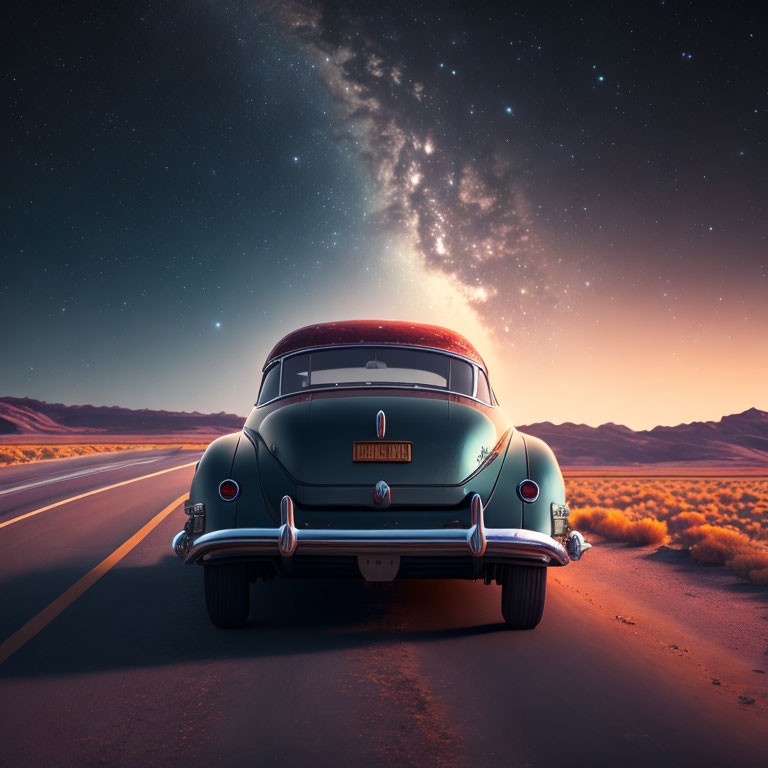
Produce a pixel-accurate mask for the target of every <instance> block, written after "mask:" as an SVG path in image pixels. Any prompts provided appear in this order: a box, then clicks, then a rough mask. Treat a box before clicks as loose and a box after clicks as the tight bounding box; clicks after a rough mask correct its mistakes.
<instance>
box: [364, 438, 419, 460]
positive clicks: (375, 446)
mask: <svg viewBox="0 0 768 768" xmlns="http://www.w3.org/2000/svg"><path fill="white" fill-rule="evenodd" d="M352 460H353V461H401V462H402V461H406V462H407V461H410V460H411V444H410V443H396V442H393V441H387V442H385V441H383V440H371V441H364V442H358V443H353V444H352Z"/></svg>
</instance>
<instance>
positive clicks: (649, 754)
mask: <svg viewBox="0 0 768 768" xmlns="http://www.w3.org/2000/svg"><path fill="white" fill-rule="evenodd" d="M197 456H198V454H195V453H193V452H174V453H153V454H141V455H138V454H134V455H131V456H125V455H121V456H110V457H105V456H102V457H89V458H88V459H87V460H85V459H75V460H67V461H58V462H45V463H41V464H38V465H33V466H29V465H28V466H22V467H12V468H7V469H3V470H0V551H1V552H2V557H0V643H2V645H0V660H2V661H0V764H2V765H7V766H14V767H16V766H18V767H21V766H36V767H37V766H48V765H51V766H91V765H94V766H95V765H113V766H141V765H163V766H166V765H185V766H189V765H210V764H214V765H225V766H230V765H232V766H240V765H242V766H261V765H298V766H304V765H311V766H339V765H367V766H378V765H383V766H390V765H391V766H400V765H429V766H432V765H446V766H452V765H456V766H463V765H472V766H493V765H498V766H518V765H519V766H562V765H576V766H579V765H591V766H603V765H620V766H635V765H642V766H687V765H700V766H719V765H722V766H726V765H728V766H758V765H765V754H766V748H768V728H766V720H765V717H764V715H763V714H762V713H761V712H758V711H757V710H756V709H755V708H750V707H748V706H737V705H736V704H735V703H734V702H733V700H732V698H730V697H727V696H724V695H718V691H714V692H713V687H712V683H711V680H710V679H708V678H705V677H704V676H702V675H701V674H699V673H698V672H697V670H696V669H695V668H692V667H690V666H686V665H684V664H682V665H681V664H680V663H679V662H678V661H677V660H676V659H673V658H671V657H669V655H668V654H663V653H659V652H655V651H654V650H653V649H650V650H649V649H648V648H647V647H646V646H645V645H643V644H642V643H640V642H639V641H636V640H635V639H634V638H633V635H632V634H631V632H628V631H626V629H627V628H626V627H621V626H619V625H617V626H616V627H613V626H612V625H610V624H606V622H604V621H598V620H597V617H596V615H595V614H593V613H590V611H589V610H587V609H585V607H584V603H583V602H576V601H574V600H573V598H572V596H571V595H569V594H568V591H567V590H565V589H564V588H562V587H560V586H558V585H557V584H555V582H554V580H553V579H550V585H549V592H548V597H547V606H546V610H545V613H544V619H543V621H542V623H541V624H540V625H539V627H538V628H537V629H536V630H534V631H531V632H509V631H505V630H504V628H503V625H502V624H501V623H500V619H501V616H500V609H499V599H500V596H499V590H498V588H497V587H495V586H484V585H482V584H481V583H479V582H478V583H472V582H454V581H446V582H415V581H410V582H394V583H392V584H386V585H371V584H365V583H364V582H356V581H272V582H268V583H266V584H265V583H261V582H260V583H259V584H257V585H255V586H254V587H253V588H252V612H251V619H250V621H249V626H248V627H247V628H246V629H244V630H229V631H226V630H217V629H215V628H214V627H213V626H212V625H211V624H210V623H209V621H208V618H207V615H206V612H205V606H204V603H203V595H202V575H203V574H202V569H200V568H196V567H188V566H184V565H183V564H182V563H181V562H180V561H179V560H178V559H177V558H176V557H174V556H173V554H172V553H171V551H170V541H171V538H172V536H173V534H175V533H176V532H177V531H178V530H180V529H181V527H182V525H183V521H184V515H183V510H182V508H181V505H180V503H179V500H180V499H181V498H182V497H183V495H184V494H185V492H186V491H187V490H188V488H189V483H190V480H191V477H192V471H193V468H192V466H185V467H182V468H179V469H173V467H181V466H182V465H188V464H190V462H192V463H193V462H194V461H195V460H196V458H197ZM145 459H152V461H148V462H147V463H132V462H138V461H144V460H145ZM105 466H106V467H107V468H106V469H105V468H104V467H105ZM169 469H170V470H171V471H165V470H169ZM91 470H99V471H91ZM158 473H159V474H158ZM147 475H150V476H148V477H145V476H147ZM134 478H143V479H139V480H136V481H135V482H130V481H131V480H133V479H134ZM106 486H110V487H109V489H108V490H103V491H101V490H99V489H101V488H104V487H106ZM111 486H114V487H111ZM94 491H95V492H94ZM75 496H79V497H80V498H77V499H75V500H73V501H66V500H67V499H70V498H72V497H75ZM62 501H64V503H59V504H57V502H62ZM174 502H176V503H175V504H174ZM51 505H53V506H51ZM46 507H48V508H47V509H46ZM41 508H42V509H43V510H44V511H41V512H39V513H37V514H32V515H29V513H30V512H36V511H37V510H39V509H41ZM11 521H13V522H11ZM587 556H588V555H587ZM568 567H569V568H577V567H579V566H577V565H572V566H568Z"/></svg>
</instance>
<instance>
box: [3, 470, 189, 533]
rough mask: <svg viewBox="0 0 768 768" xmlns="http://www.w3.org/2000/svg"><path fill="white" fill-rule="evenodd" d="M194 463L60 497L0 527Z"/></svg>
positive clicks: (7, 521)
mask: <svg viewBox="0 0 768 768" xmlns="http://www.w3.org/2000/svg"><path fill="white" fill-rule="evenodd" d="M195 464H197V462H196V461H190V462H189V464H180V465H179V466H178V467H171V468H170V469H161V470H160V471H159V472H153V473H152V474H151V475H142V476H141V477H134V478H133V479H132V480H123V481H122V482H121V483H113V484H112V485H105V486H104V487H103V488H96V490H94V491H88V492H87V493H81V494H78V495H77V496H70V497H69V498H68V499H62V500H61V501H56V502H54V503H53V504H48V505H47V506H45V507H40V509H35V510H33V511H32V512H27V513H26V514H24V515H19V516H18V517H14V518H11V519H10V520H6V521H5V522H2V523H0V528H5V526H6V525H13V524H14V523H18V522H19V520H26V519H27V518H28V517H32V516H33V515H39V514H40V513H41V512H47V511H48V510H49V509H53V508H54V507H60V506H61V505H62V504H69V502H70V501H77V500H78V499H84V498H85V497H86V496H93V494H94V493H103V492H104V491H111V490H112V489H113V488H119V487H120V486H121V485H130V484H131V483H138V482H139V480H147V479H149V478H150V477H157V476H158V475H164V474H165V473H166V472H175V471H176V470H177V469H184V468H185V467H192V466H194V465H195Z"/></svg>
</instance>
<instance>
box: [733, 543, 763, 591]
mask: <svg viewBox="0 0 768 768" xmlns="http://www.w3.org/2000/svg"><path fill="white" fill-rule="evenodd" d="M726 565H727V566H728V567H729V568H730V569H731V570H732V571H733V572H734V573H735V574H737V575H738V576H741V578H742V579H747V580H748V581H751V582H752V583H753V584H768V550H765V549H756V548H750V549H749V550H745V551H744V552H741V553H740V554H738V555H736V557H734V558H733V559H731V560H728V562H727V563H726Z"/></svg>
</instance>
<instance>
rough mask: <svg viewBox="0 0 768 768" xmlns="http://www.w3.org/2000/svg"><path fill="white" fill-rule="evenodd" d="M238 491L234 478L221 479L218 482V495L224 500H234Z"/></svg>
mask: <svg viewBox="0 0 768 768" xmlns="http://www.w3.org/2000/svg"><path fill="white" fill-rule="evenodd" d="M239 493H240V486H239V485H238V484H237V483H236V482H235V481H234V480H222V481H221V482H220V483H219V496H221V498H222V499H224V501H234V500H235V499H236V498H237V497H238V495H239Z"/></svg>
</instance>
